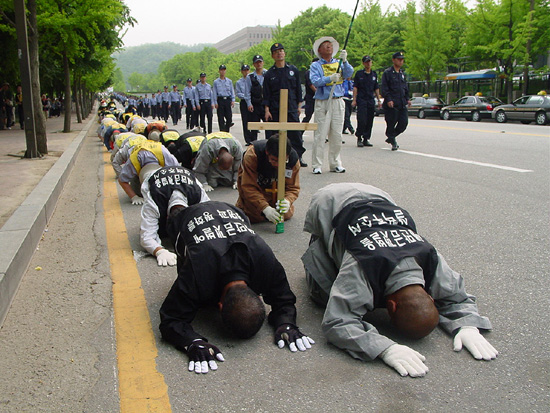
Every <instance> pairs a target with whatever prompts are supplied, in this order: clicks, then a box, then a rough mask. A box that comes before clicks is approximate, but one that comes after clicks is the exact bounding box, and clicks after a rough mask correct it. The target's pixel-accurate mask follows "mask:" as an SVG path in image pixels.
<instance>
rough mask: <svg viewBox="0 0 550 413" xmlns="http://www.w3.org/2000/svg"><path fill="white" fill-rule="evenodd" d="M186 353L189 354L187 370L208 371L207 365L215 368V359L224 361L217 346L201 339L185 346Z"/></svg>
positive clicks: (212, 368)
mask: <svg viewBox="0 0 550 413" xmlns="http://www.w3.org/2000/svg"><path fill="white" fill-rule="evenodd" d="M187 355H188V356H189V371H193V370H194V371H195V373H208V367H210V370H217V369H218V364H217V363H216V359H218V360H219V361H225V359H224V358H223V355H222V352H221V351H220V349H219V348H218V347H216V346H215V345H213V344H209V343H207V342H206V341H204V340H201V339H197V340H195V341H193V342H192V343H191V345H189V347H187Z"/></svg>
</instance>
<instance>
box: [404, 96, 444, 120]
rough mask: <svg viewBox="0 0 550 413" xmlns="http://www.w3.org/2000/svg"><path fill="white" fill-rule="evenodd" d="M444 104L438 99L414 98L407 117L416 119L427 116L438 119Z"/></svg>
mask: <svg viewBox="0 0 550 413" xmlns="http://www.w3.org/2000/svg"><path fill="white" fill-rule="evenodd" d="M445 105H446V103H445V102H443V101H442V100H441V99H439V98H425V97H414V98H412V99H411V106H410V107H409V115H411V116H414V115H416V116H417V117H418V119H424V118H425V117H428V116H434V117H440V116H441V109H442V108H443V106H445Z"/></svg>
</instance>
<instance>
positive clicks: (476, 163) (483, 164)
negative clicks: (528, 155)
mask: <svg viewBox="0 0 550 413" xmlns="http://www.w3.org/2000/svg"><path fill="white" fill-rule="evenodd" d="M382 150H385V151H389V150H390V149H389V148H382ZM399 152H401V153H408V154H410V155H418V156H425V157H426V158H435V159H443V160H444V161H452V162H460V163H467V164H471V165H478V166H485V167H487V168H496V169H504V170H505V171H512V172H520V173H525V172H534V171H532V170H531V169H520V168H514V167H512V166H504V165H496V164H494V163H486V162H477V161H470V160H468V159H459V158H451V157H448V156H439V155H432V154H429V153H422V152H414V151H403V150H401V149H399Z"/></svg>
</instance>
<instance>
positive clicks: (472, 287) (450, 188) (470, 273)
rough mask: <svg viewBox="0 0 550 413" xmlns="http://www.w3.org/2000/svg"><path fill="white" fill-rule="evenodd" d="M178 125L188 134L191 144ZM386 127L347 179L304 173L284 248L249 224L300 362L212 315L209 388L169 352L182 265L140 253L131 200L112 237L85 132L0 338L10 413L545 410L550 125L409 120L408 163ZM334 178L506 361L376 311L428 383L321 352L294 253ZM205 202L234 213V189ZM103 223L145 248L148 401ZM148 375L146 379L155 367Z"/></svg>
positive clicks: (263, 336)
mask: <svg viewBox="0 0 550 413" xmlns="http://www.w3.org/2000/svg"><path fill="white" fill-rule="evenodd" d="M214 120H215V121H216V119H214ZM234 122H235V126H234V127H233V128H232V130H231V132H232V133H233V134H234V136H236V137H237V138H238V139H240V141H241V142H244V141H243V138H242V127H241V125H240V121H239V119H238V117H236V119H234ZM168 124H169V127H171V126H170V125H171V122H170V121H169V122H168ZM184 126H185V125H184V124H183V125H182V123H181V122H180V124H179V125H178V126H177V127H176V128H177V129H178V130H180V131H181V132H184ZM92 129H94V128H92ZM384 129H385V124H384V120H383V118H377V119H376V121H375V125H374V132H373V138H372V140H371V142H372V143H373V144H374V147H372V148H357V147H356V145H355V137H354V136H351V135H343V138H344V140H345V141H346V143H345V144H344V145H343V148H342V160H343V164H344V166H345V168H346V169H347V171H346V173H344V174H336V173H330V172H329V171H328V165H327V164H326V154H325V165H324V168H323V174H322V175H313V174H312V173H311V167H306V168H302V170H301V173H300V181H301V188H302V189H301V193H300V197H299V199H298V201H297V202H296V204H295V205H296V214H295V216H294V217H293V218H292V219H291V220H290V221H288V222H287V223H286V224H285V232H284V233H283V234H275V232H274V226H273V225H272V224H269V223H265V224H257V225H255V226H254V229H255V230H256V231H257V232H258V233H259V234H260V235H261V236H262V237H263V238H264V239H265V240H266V241H267V243H268V244H269V245H270V246H271V248H272V249H273V250H274V252H275V255H276V256H277V257H278V259H279V260H280V261H281V262H282V264H283V266H284V267H285V269H286V271H287V275H288V278H289V281H290V284H291V287H292V289H293V291H294V292H295V294H296V295H297V298H298V302H297V308H298V324H299V326H300V328H301V329H302V330H303V331H304V332H306V333H307V334H308V335H310V336H311V337H312V338H314V339H315V340H316V344H315V345H314V346H313V348H312V349H311V350H308V351H306V352H303V353H302V352H300V353H294V354H293V353H290V352H289V351H288V349H278V348H277V346H275V345H274V343H273V331H272V328H271V327H270V326H269V325H267V324H266V325H264V327H263V328H262V329H261V331H260V332H259V334H257V335H256V336H255V337H254V338H252V339H250V340H235V339H233V338H231V337H228V336H227V335H225V334H224V332H223V331H222V329H221V328H220V321H219V318H218V315H217V313H216V311H215V310H214V309H212V310H209V309H207V310H204V311H201V312H200V313H199V316H198V318H197V319H196V320H195V322H194V323H193V325H194V328H195V329H196V330H197V331H198V332H200V333H202V334H203V335H205V336H206V337H208V338H209V340H210V341H211V342H212V343H214V344H216V345H218V346H219V347H220V348H221V350H222V351H223V354H224V356H225V358H226V361H225V362H224V363H219V369H218V370H217V371H215V372H210V373H208V374H206V375H196V374H195V373H190V372H188V371H187V364H188V362H187V360H188V359H187V356H186V355H185V354H183V353H181V352H179V351H177V350H176V349H174V348H172V347H171V346H170V345H168V344H166V343H164V342H163V341H162V340H161V338H160V333H159V331H158V324H159V316H158V309H159V307H160V305H161V304H162V301H163V299H164V297H165V296H166V294H167V292H168V290H169V288H170V287H171V285H172V283H173V281H174V279H175V278H176V269H175V267H171V268H159V267H158V266H157V264H156V260H155V259H154V258H153V257H151V256H147V255H146V254H145V253H144V252H143V251H142V250H141V247H140V246H139V220H140V214H139V212H140V208H139V207H138V206H133V205H131V203H130V201H129V199H128V198H127V196H126V195H125V194H124V193H123V192H122V190H121V189H120V187H119V188H118V189H117V192H115V197H116V195H117V194H118V197H119V199H120V207H121V210H122V216H121V217H123V220H124V224H125V228H122V229H119V228H117V227H116V226H115V225H114V224H110V223H111V222H112V221H111V219H112V214H113V211H112V210H107V208H106V207H105V205H109V204H108V203H106V202H105V199H106V192H105V191H106V188H107V187H108V186H109V185H110V184H112V177H109V173H106V172H105V171H106V170H105V162H104V152H105V149H104V147H103V146H102V145H100V143H99V141H98V139H97V138H96V137H95V136H94V132H95V131H94V130H91V131H90V134H89V136H88V137H87V138H86V142H85V144H84V147H83V149H82V151H81V153H80V154H79V156H78V159H77V163H76V165H75V168H74V170H73V172H72V174H71V177H70V179H69V181H68V182H67V184H66V187H65V191H64V193H63V195H62V197H61V199H60V201H59V204H58V206H57V210H56V213H55V215H54V217H53V219H52V221H51V223H50V225H49V228H48V231H47V232H45V233H44V237H43V241H42V242H41V244H40V246H39V249H38V251H37V252H36V254H35V257H34V258H33V261H32V263H31V265H30V267H29V271H28V273H27V274H26V275H25V278H24V280H23V283H22V285H21V287H20V290H19V292H18V295H17V297H16V300H15V302H14V304H13V307H12V309H11V311H10V313H9V314H8V317H7V319H6V322H5V324H4V326H3V328H2V330H0V371H1V372H2V373H1V374H0V411H1V412H13V411H32V412H36V411H56V412H57V411H66V412H77V411H86V412H112V411H117V410H119V409H120V406H121V405H122V406H128V405H131V403H132V401H133V399H139V398H140V397H141V398H143V397H145V398H151V399H155V400H156V399H159V400H160V399H163V400H164V401H162V402H160V403H161V404H160V405H161V406H163V407H162V408H160V409H159V410H158V411H162V410H164V411H169V409H170V408H171V410H172V411H174V412H189V411H196V412H235V411H254V412H275V411H286V412H303V411H333V412H339V411H373V412H389V411H407V412H411V411H415V412H416V411H430V412H456V411H458V410H462V411H473V410H479V411H506V412H547V411H548V409H549V407H550V347H549V345H548V343H549V342H550V329H549V324H548V316H547V315H546V313H545V311H546V310H547V308H548V305H549V304H550V298H549V297H550V295H549V288H548V277H549V273H550V257H549V245H550V242H549V241H550V240H549V234H550V231H549V229H550V228H549V217H550V211H549V209H550V208H549V204H550V203H549V200H550V194H549V191H550V174H549V166H550V127H548V126H535V125H522V124H514V123H507V124H497V123H493V122H481V123H472V122H466V121H441V120H418V119H415V118H412V119H410V123H409V127H408V129H407V131H406V132H405V133H404V134H403V136H401V137H399V138H398V143H399V145H400V150H399V151H396V152H392V151H390V150H389V148H390V146H389V145H388V144H386V143H384V139H385V137H384ZM261 136H262V137H263V132H262V134H261ZM312 140H313V133H312V132H308V133H306V135H305V147H306V148H307V149H308V151H307V152H306V154H305V156H304V159H305V160H306V161H307V162H308V163H310V164H311V156H310V154H311V150H310V149H311V144H312ZM325 151H326V149H325ZM108 168H110V166H109V165H107V170H108ZM105 177H107V179H108V181H107V182H105ZM334 182H363V183H368V184H371V185H374V186H378V187H380V188H382V189H384V190H385V191H387V192H388V193H390V194H391V195H392V197H393V198H394V199H395V201H396V202H397V203H398V205H400V206H402V207H404V208H405V209H407V210H408V211H409V212H410V213H411V215H412V216H413V217H414V219H415V221H416V224H417V228H418V232H419V233H420V234H421V235H423V236H425V237H426V238H427V239H428V240H429V241H430V242H431V243H432V244H434V245H435V247H436V248H438V250H439V251H440V252H441V253H442V254H443V256H444V257H445V258H446V259H447V261H448V263H449V264H450V266H451V267H452V268H453V269H455V270H457V271H458V272H460V273H461V274H462V275H463V276H464V278H465V282H466V289H467V291H468V292H469V293H470V294H473V295H475V296H476V297H477V300H478V305H479V310H480V312H481V313H482V314H483V315H486V316H488V317H489V319H490V320H491V322H492V324H493V328H494V329H493V331H492V332H490V333H488V334H486V337H487V339H488V340H489V341H490V342H491V344H493V345H494V346H495V347H496V348H497V349H498V350H499V356H498V358H497V359H496V360H494V361H491V362H482V361H477V360H474V359H473V357H472V356H471V355H470V354H469V353H468V352H467V351H466V350H463V351H462V352H460V353H456V352H454V351H453V350H452V339H451V338H450V337H449V336H448V335H447V334H446V333H444V332H443V331H442V330H440V329H436V330H435V331H434V332H433V333H432V334H431V335H430V336H428V337H427V338H425V339H422V340H420V341H409V340H405V339H403V338H401V337H399V336H398V335H396V334H395V333H393V332H392V330H391V327H390V326H389V322H388V317H387V314H386V313H385V311H382V310H379V311H376V312H374V313H372V314H369V315H368V316H367V319H368V320H369V321H370V322H373V323H374V324H376V325H377V326H378V327H379V329H380V331H381V332H382V333H383V334H387V335H388V336H390V337H391V338H393V339H395V340H396V341H398V342H400V343H402V344H406V345H409V346H411V347H412V348H414V349H416V350H417V351H419V352H421V353H422V354H423V355H424V356H426V365H427V366H428V367H429V369H430V371H429V373H428V374H427V375H426V376H425V377H423V378H416V379H412V378H409V377H400V376H399V375H398V374H397V373H396V372H395V371H394V370H393V369H391V368H390V367H388V366H386V365H385V364H384V363H383V362H382V361H380V360H376V361H374V362H369V363H364V362H360V361H358V360H355V359H353V358H352V357H350V356H349V355H348V354H347V353H345V352H344V351H341V350H339V349H337V348H335V347H333V346H331V345H329V344H327V343H326V340H325V339H324V338H323V335H322V332H321V328H320V323H321V319H322V314H323V310H322V309H321V308H319V307H317V306H315V305H314V304H313V303H312V302H311V301H310V299H309V297H308V295H307V289H306V284H305V279H304V271H303V266H302V264H301V261H300V257H301V255H302V254H303V252H304V251H305V249H306V247H307V244H308V239H309V237H308V234H306V233H304V232H303V231H302V227H303V222H304V215H305V211H306V209H307V207H308V205H309V202H310V199H311V196H312V195H313V194H314V193H315V191H317V190H318V189H319V188H321V187H323V186H325V185H327V184H329V183H334ZM209 195H210V197H211V198H212V199H214V200H222V201H227V202H235V201H236V199H237V191H234V190H232V189H230V188H220V189H216V190H215V191H214V192H211V193H209ZM115 199H116V198H115ZM109 208H110V207H109ZM106 222H107V223H108V225H111V228H110V229H111V230H113V229H114V230H115V232H117V233H118V235H119V236H121V234H122V238H123V239H124V240H125V239H127V241H128V242H129V245H130V248H131V249H132V250H133V256H134V258H135V263H136V264H134V260H131V261H132V263H130V264H131V265H128V266H126V267H125V266H123V268H128V271H127V272H128V273H130V272H131V270H130V267H131V266H132V265H137V271H138V273H139V278H140V279H141V283H142V287H143V291H144V303H145V305H146V307H147V309H148V315H149V317H150V323H151V324H150V326H149V327H147V324H146V322H147V320H145V321H144V322H145V326H146V327H145V334H149V335H150V337H149V341H150V342H149V344H150V345H151V346H152V349H153V350H152V351H153V353H152V354H153V356H152V360H153V361H155V360H156V363H153V368H154V370H155V371H154V372H153V373H151V375H149V374H148V373H146V374H142V375H141V376H140V378H139V379H138V383H134V384H136V386H135V388H137V389H138V391H137V392H136V391H135V390H134V393H132V392H131V391H130V393H129V394H128V393H124V392H126V388H127V386H128V383H127V379H126V377H127V376H126V375H125V374H122V373H119V366H117V354H116V349H117V346H118V348H119V351H120V350H121V348H122V347H121V344H120V343H121V342H120V341H119V343H118V344H117V339H118V340H124V339H125V335H126V334H129V333H124V332H125V331H127V330H128V328H129V329H130V330H131V331H133V330H134V327H133V323H134V322H135V323H136V324H139V323H142V322H143V318H144V317H143V314H141V315H140V314H137V313H134V312H132V311H130V312H129V316H128V313H127V317H126V318H119V317H115V316H114V312H113V295H112V285H113V282H112V278H111V268H112V267H111V266H110V263H109V258H110V259H111V260H112V261H113V260H114V261H115V262H117V260H118V259H119V258H120V257H122V256H123V255H124V254H126V253H128V252H129V250H128V248H124V245H123V242H121V241H119V244H118V246H119V247H120V249H119V250H117V249H116V247H117V245H114V246H113V245H111V244H109V247H108V244H107V235H106V234H107V233H106V229H105V223H106ZM119 239H120V238H119ZM120 259H122V258H120ZM123 272H124V271H123ZM117 284H119V282H116V283H115V286H116V285H117ZM146 313H147V312H145V319H146V318H147V317H146V316H147V314H146ZM129 326H130V327H129ZM136 330H137V327H136ZM144 340H145V341H146V339H144ZM155 351H157V352H158V353H157V355H156V358H155V354H154V352H155ZM124 353H125V354H123V355H121V354H119V355H118V358H119V360H120V358H121V357H122V356H125V357H130V358H131V359H132V360H134V361H135V360H138V359H141V358H146V355H144V354H143V352H141V353H140V351H139V349H138V348H132V347H131V346H130V347H129V348H125V350H124ZM134 353H135V354H134ZM139 366H140V365H139V363H137V364H135V366H134V369H137V370H139V372H142V373H143V372H145V371H146V370H145V369H143V370H141V368H140V367H139ZM153 376H154V377H155V378H154V379H151V380H149V377H153ZM159 380H160V381H159ZM159 383H160V384H159ZM119 391H120V395H119ZM121 398H124V400H127V399H130V402H129V403H130V404H126V401H125V402H124V403H121V402H120V400H121ZM150 410H151V411H153V410H152V409H150ZM126 411H130V410H126ZM134 411H137V410H134Z"/></svg>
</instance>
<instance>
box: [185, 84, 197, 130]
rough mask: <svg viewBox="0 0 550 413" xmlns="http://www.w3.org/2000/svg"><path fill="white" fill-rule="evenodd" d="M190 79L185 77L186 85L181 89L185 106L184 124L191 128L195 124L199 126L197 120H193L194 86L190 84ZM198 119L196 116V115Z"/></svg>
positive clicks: (194, 110)
mask: <svg viewBox="0 0 550 413" xmlns="http://www.w3.org/2000/svg"><path fill="white" fill-rule="evenodd" d="M191 81H192V80H191V79H187V86H185V88H184V89H183V101H184V106H185V125H186V127H187V129H193V128H194V127H195V126H199V125H198V122H195V121H196V119H195V113H197V115H198V112H197V105H196V103H195V86H193V85H191V86H189V85H190V83H189V82H191ZM197 119H198V116H197Z"/></svg>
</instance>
